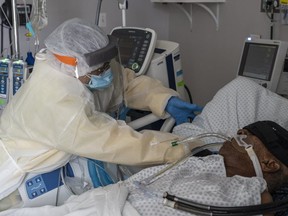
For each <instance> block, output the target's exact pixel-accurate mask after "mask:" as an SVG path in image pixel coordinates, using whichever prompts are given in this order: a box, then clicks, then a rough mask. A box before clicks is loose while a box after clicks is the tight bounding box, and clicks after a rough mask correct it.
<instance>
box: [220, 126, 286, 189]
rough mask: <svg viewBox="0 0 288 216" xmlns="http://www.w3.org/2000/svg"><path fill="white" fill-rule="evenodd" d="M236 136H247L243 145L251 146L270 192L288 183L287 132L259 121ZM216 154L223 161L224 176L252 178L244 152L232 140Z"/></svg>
mask: <svg viewBox="0 0 288 216" xmlns="http://www.w3.org/2000/svg"><path fill="white" fill-rule="evenodd" d="M238 134H243V135H247V137H246V138H245V139H244V141H245V142H246V143H249V144H252V145H253V149H254V151H255V153H256V155H257V157H258V160H259V162H260V166H261V168H262V172H263V176H264V179H265V180H266V182H267V184H268V189H269V191H270V192H271V191H273V190H275V189H276V188H277V187H280V186H281V185H282V184H284V183H287V182H288V157H287V156H288V131H286V130H285V129H284V128H282V127H281V126H279V125H278V124H276V123H275V122H272V121H259V122H255V123H253V124H250V125H248V126H246V127H244V128H243V129H241V130H239V131H238ZM220 154H221V155H222V156H223V157H224V162H225V166H226V172H227V176H233V175H241V176H247V177H252V176H256V174H255V170H254V167H253V164H252V161H251V159H250V158H249V156H248V154H247V152H246V150H245V149H244V147H240V146H239V145H238V144H237V142H236V140H235V139H232V141H231V142H225V143H224V145H223V147H222V148H221V149H220Z"/></svg>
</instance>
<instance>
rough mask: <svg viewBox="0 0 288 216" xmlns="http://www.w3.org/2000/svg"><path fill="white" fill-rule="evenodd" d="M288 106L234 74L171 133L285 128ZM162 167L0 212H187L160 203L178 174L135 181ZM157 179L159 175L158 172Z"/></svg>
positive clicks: (184, 188)
mask: <svg viewBox="0 0 288 216" xmlns="http://www.w3.org/2000/svg"><path fill="white" fill-rule="evenodd" d="M287 108H288V100H287V99H285V98H283V97H281V96H278V95H277V94H275V93H273V92H271V91H269V90H267V89H265V88H263V87H261V86H259V85H258V84H256V83H255V82H253V81H251V80H249V79H247V78H245V77H237V78H236V79H234V80H233V81H231V82H230V83H228V84H227V85H226V86H224V87H223V88H222V89H220V90H219V91H218V92H217V93H216V95H215V96H214V98H213V99H212V100H211V101H210V102H209V103H208V104H207V105H206V106H205V108H204V110H203V112H202V113H201V114H200V115H198V116H197V117H196V118H195V119H194V121H193V122H192V123H186V124H182V125H179V126H176V127H175V128H174V130H173V132H174V133H175V134H178V135H180V136H181V137H188V136H196V135H199V134H203V133H207V132H214V133H221V134H226V135H228V136H229V135H234V134H236V132H237V130H238V129H239V128H242V127H244V126H246V125H248V124H250V123H253V122H255V121H259V120H272V121H275V122H277V123H278V124H280V125H281V126H282V127H284V128H286V129H288V112H287V110H288V109H287ZM222 141H223V140H221V139H219V138H207V139H205V140H204V142H205V143H217V142H222ZM193 164H194V163H193V161H192V162H191V163H190V162H188V165H187V167H186V169H187V170H188V171H189V169H191V170H190V171H192V170H193V168H192V167H193ZM165 166H167V165H162V166H155V167H151V168H147V169H145V170H142V171H141V172H139V173H136V174H134V175H133V176H131V177H130V178H128V179H127V180H126V181H124V183H125V182H126V183H127V184H125V185H126V186H123V184H122V183H121V184H119V183H118V184H112V185H109V186H106V187H103V188H96V189H94V190H89V191H87V192H85V193H83V194H81V195H79V196H72V197H70V198H69V199H68V200H67V202H66V203H65V204H64V205H62V206H57V207H54V206H44V207H38V208H23V209H11V210H7V211H4V212H0V216H3V215H5V216H6V215H13V216H14V215H21V216H24V215H29V216H33V215H37V216H38V215H42V216H45V215H49V216H50V215H54V216H56V215H69V216H73V215H77V216H78V215H81V216H82V215H84V216H85V215H113V216H118V215H119V216H120V215H124V216H128V215H133V216H137V215H140V213H139V212H141V213H143V212H146V213H145V214H146V215H147V214H148V215H151V216H152V215H155V216H160V215H167V216H169V215H171V216H172V215H183V216H184V215H191V214H189V213H186V212H184V211H180V210H175V209H173V208H170V207H166V206H164V205H163V198H162V197H161V195H159V194H161V193H162V192H164V190H166V189H167V188H168V190H169V188H171V187H172V186H171V182H172V183H173V184H175V183H176V184H177V182H175V181H174V180H175V179H176V180H177V181H181V178H174V180H173V181H171V182H170V183H169V182H168V181H167V182H165V184H163V183H161V184H157V180H156V181H154V180H153V181H154V182H155V184H153V187H149V189H147V188H145V186H144V187H143V185H140V184H138V185H137V182H139V181H135V180H137V179H138V180H139V179H142V180H143V179H144V180H145V179H147V178H148V179H149V176H152V175H153V174H155V173H157V172H159V171H160V170H162V169H163V167H165ZM182 171H183V170H182ZM168 172H169V171H168ZM173 172H174V174H176V176H177V175H178V174H177V169H176V170H175V169H174V171H173ZM169 175H170V174H169ZM171 176H172V175H171ZM159 178H160V179H161V176H160V177H159ZM150 180H151V179H150ZM135 182H136V183H135ZM160 182H161V181H160ZM187 184H188V182H183V180H182V182H181V184H177V185H178V189H179V191H182V192H183V196H185V195H187V194H189V193H190V191H189V187H187ZM185 185H186V186H185ZM128 188H129V189H130V190H131V189H132V188H134V192H133V196H131V195H129V190H128ZM135 188H136V189H135ZM154 190H157V191H158V192H160V193H158V194H155V193H154V192H153V191H154ZM135 191H136V192H135ZM135 194H136V195H135ZM140 195H142V196H143V197H145V198H147V199H150V200H151V203H150V205H137V206H136V205H135V202H133V199H136V198H137V196H140ZM134 201H135V200H134ZM133 203H134V204H133ZM232 205H233V203H232ZM147 212H148V213H147ZM279 215H280V214H279ZM286 215H287V214H286Z"/></svg>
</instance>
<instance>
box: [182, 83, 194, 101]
mask: <svg viewBox="0 0 288 216" xmlns="http://www.w3.org/2000/svg"><path fill="white" fill-rule="evenodd" d="M184 88H185V90H186V92H187V94H188V97H189V101H190V103H191V104H193V98H192V95H191V92H190V90H189V88H188V87H187V86H186V85H184Z"/></svg>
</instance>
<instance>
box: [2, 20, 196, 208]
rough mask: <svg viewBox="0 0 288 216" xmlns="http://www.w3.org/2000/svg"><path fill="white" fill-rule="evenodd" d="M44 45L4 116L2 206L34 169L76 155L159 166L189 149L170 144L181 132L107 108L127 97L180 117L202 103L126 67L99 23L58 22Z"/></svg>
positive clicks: (136, 103)
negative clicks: (142, 125) (138, 124)
mask: <svg viewBox="0 0 288 216" xmlns="http://www.w3.org/2000/svg"><path fill="white" fill-rule="evenodd" d="M45 45H46V47H47V49H46V50H42V51H40V52H39V53H38V54H37V55H36V62H35V66H34V69H33V72H32V74H31V76H30V77H29V79H28V80H27V81H26V82H25V83H24V85H23V86H22V87H21V88H20V90H19V91H18V92H17V93H16V94H15V95H14V97H13V98H12V100H11V101H10V102H9V104H8V106H7V107H6V109H5V110H4V112H3V114H2V116H1V124H0V138H1V140H0V172H1V174H0V185H1V189H0V200H1V201H0V206H1V203H5V202H4V201H3V200H6V201H7V200H8V205H7V206H6V207H5V206H2V207H1V209H5V208H8V207H9V201H10V200H11V199H12V200H14V199H13V197H12V198H11V196H17V188H18V187H19V185H20V184H21V182H22V181H23V179H24V177H25V175H26V174H27V173H29V172H33V173H44V172H48V171H52V170H55V169H57V168H59V167H62V166H63V165H65V164H66V163H67V162H68V161H69V160H70V159H71V157H73V156H74V155H77V156H80V157H86V158H92V159H97V160H101V161H106V162H112V163H117V164H126V165H152V164H161V163H166V162H172V161H175V160H177V159H179V158H180V157H182V156H183V155H185V154H187V153H188V151H189V148H185V147H184V146H177V147H171V144H170V143H171V140H174V139H177V136H176V135H173V134H170V133H162V132H158V131H144V132H143V133H139V132H137V131H134V130H133V129H132V128H130V127H129V126H127V125H126V124H125V122H123V121H117V120H115V119H114V118H112V117H110V116H109V115H108V114H106V112H117V111H118V109H119V106H120V105H121V104H122V103H123V102H124V103H126V105H127V106H128V107H131V108H137V109H144V110H151V111H152V112H153V113H154V114H156V115H158V116H164V114H165V110H168V112H169V113H170V114H171V115H172V116H175V118H176V121H177V122H178V123H180V122H182V121H183V119H186V118H188V117H193V115H194V111H200V110H201V108H200V107H198V106H197V105H194V104H188V103H185V102H183V101H181V100H180V99H178V98H177V96H178V94H177V93H176V92H175V91H173V90H171V89H168V88H165V87H163V86H162V85H161V84H160V82H159V81H156V80H153V79H151V78H149V77H146V76H141V77H137V78H136V76H135V74H134V73H133V72H132V71H131V70H128V69H125V70H124V71H123V70H122V67H121V65H120V64H119V63H118V59H119V57H118V49H117V44H116V42H115V41H114V40H113V38H111V37H108V36H107V35H106V34H105V33H104V32H103V31H102V30H101V29H100V28H98V27H96V26H94V25H91V24H89V23H87V22H85V21H83V20H81V19H78V18H74V19H71V20H68V21H66V22H64V23H63V24H61V25H60V26H59V27H58V28H56V29H55V30H54V31H53V32H52V34H50V35H49V36H48V38H47V39H46V40H45ZM174 114H175V115H174ZM11 194H12V195H11ZM9 195H10V196H9ZM10 198H11V199H10ZM14 198H15V197H14ZM10 203H11V202H10Z"/></svg>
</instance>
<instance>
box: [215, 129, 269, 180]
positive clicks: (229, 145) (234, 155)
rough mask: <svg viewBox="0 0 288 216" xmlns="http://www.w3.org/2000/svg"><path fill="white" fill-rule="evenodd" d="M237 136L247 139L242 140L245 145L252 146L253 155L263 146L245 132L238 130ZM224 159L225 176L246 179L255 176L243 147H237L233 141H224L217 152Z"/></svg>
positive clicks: (254, 137)
mask: <svg viewBox="0 0 288 216" xmlns="http://www.w3.org/2000/svg"><path fill="white" fill-rule="evenodd" d="M238 134H245V135H247V138H245V139H244V141H245V142H246V143H249V144H252V145H253V149H254V151H255V153H256V154H257V149H259V147H260V146H263V144H262V142H261V141H260V140H259V139H258V138H257V137H256V136H254V135H252V134H251V133H249V132H248V131H247V130H242V129H241V130H239V131H238ZM219 154H220V155H222V156H223V157H224V163H225V167H226V174H227V176H233V175H241V176H246V177H252V176H256V174H255V171H254V167H253V163H252V161H251V159H250V157H249V156H248V154H247V152H246V150H245V148H244V147H241V146H239V145H238V143H237V142H236V140H235V139H232V141H231V142H230V141H226V142H225V143H224V144H223V146H222V148H221V149H220V152H219Z"/></svg>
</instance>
